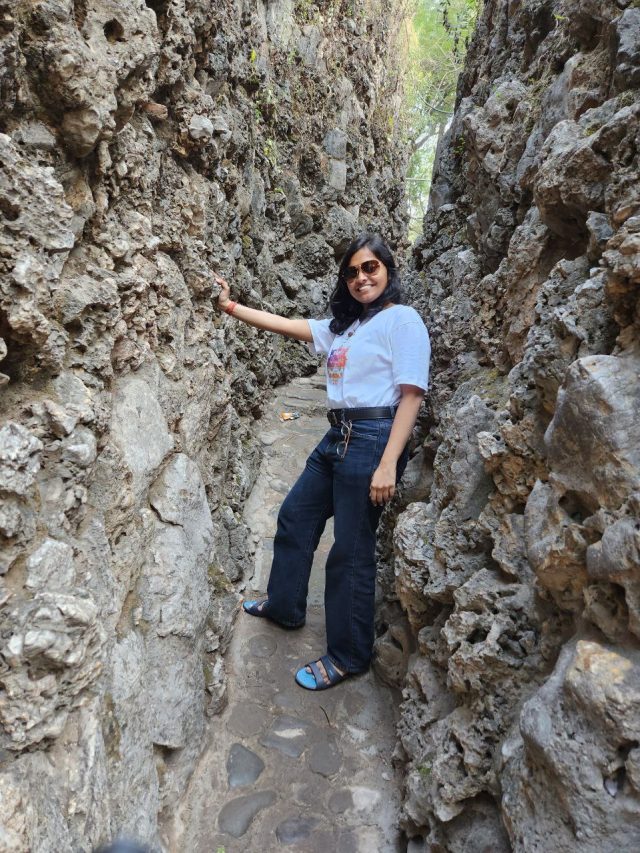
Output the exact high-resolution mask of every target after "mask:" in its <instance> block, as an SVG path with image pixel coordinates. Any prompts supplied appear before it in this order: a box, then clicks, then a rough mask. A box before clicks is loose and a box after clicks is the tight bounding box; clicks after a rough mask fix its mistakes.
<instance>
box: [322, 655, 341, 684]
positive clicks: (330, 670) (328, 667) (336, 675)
mask: <svg viewBox="0 0 640 853" xmlns="http://www.w3.org/2000/svg"><path fill="white" fill-rule="evenodd" d="M320 662H321V663H322V664H323V666H324V668H325V671H326V673H327V677H328V679H329V683H330V684H334V683H335V682H336V681H342V679H343V678H344V675H343V674H342V673H341V672H338V670H337V669H336V668H335V666H334V665H333V662H332V660H331V658H330V657H329V655H323V656H322V657H321V658H320Z"/></svg>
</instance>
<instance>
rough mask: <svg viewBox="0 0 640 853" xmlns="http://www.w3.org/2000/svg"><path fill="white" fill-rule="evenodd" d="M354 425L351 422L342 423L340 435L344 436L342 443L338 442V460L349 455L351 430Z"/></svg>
mask: <svg viewBox="0 0 640 853" xmlns="http://www.w3.org/2000/svg"><path fill="white" fill-rule="evenodd" d="M352 427H353V424H352V423H351V421H346V422H345V421H342V423H341V424H340V435H341V436H342V441H339V442H338V445H337V447H336V453H337V454H338V459H344V457H345V456H346V455H347V447H349V439H350V438H351V429H352Z"/></svg>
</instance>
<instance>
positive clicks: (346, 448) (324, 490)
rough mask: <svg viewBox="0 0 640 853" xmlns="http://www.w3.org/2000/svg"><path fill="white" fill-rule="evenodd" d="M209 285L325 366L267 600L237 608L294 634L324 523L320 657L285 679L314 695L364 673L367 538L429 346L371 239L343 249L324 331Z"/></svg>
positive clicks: (369, 644) (387, 487)
mask: <svg viewBox="0 0 640 853" xmlns="http://www.w3.org/2000/svg"><path fill="white" fill-rule="evenodd" d="M217 283H218V284H219V285H220V288H221V290H220V296H219V297H218V305H219V306H220V308H221V309H222V310H223V311H225V312H226V313H227V314H232V315H233V316H234V317H236V318H237V319H239V320H242V321H243V322H245V323H249V324H250V325H252V326H256V327H257V328H259V329H266V330H268V331H271V332H278V333H280V334H283V335H288V336H290V337H293V338H297V339H298V340H301V341H306V342H307V343H309V344H310V345H311V348H312V351H313V352H315V353H322V354H325V355H326V356H327V364H326V379H327V399H328V406H329V411H328V413H327V415H328V419H329V423H330V429H329V430H328V432H327V433H326V435H325V436H324V438H323V439H322V441H321V442H320V444H318V446H317V447H316V449H315V450H314V451H313V453H312V454H311V456H310V457H309V459H308V460H307V464H306V467H305V470H304V471H303V473H302V474H301V476H300V477H299V479H298V481H297V482H296V483H295V485H294V486H293V488H292V489H291V491H290V492H289V494H288V495H287V497H286V499H285V501H284V503H283V504H282V507H281V509H280V513H279V515H278V529H277V533H276V536H275V539H274V555H273V562H272V564H271V575H270V578H269V584H268V587H267V597H266V598H264V599H262V600H258V601H245V602H244V605H243V606H244V610H245V612H246V613H248V614H249V615H251V616H257V617H262V618H267V619H271V620H272V621H274V622H277V623H278V624H279V625H281V626H283V627H285V628H299V627H301V626H302V625H303V624H304V621H305V617H306V606H307V589H308V584H309V574H310V572H311V564H312V562H313V554H314V551H315V549H316V547H317V545H318V542H319V540H320V536H321V535H322V532H323V530H324V527H325V524H326V522H327V520H328V519H329V518H330V517H331V516H333V517H334V543H333V547H332V548H331V551H330V553H329V557H328V559H327V564H326V587H325V590H326V591H325V611H326V626H327V654H325V655H322V656H320V657H319V658H318V659H317V660H315V661H312V662H310V663H309V664H307V665H306V666H303V667H301V668H300V669H299V670H298V672H297V674H296V681H297V683H298V684H299V685H300V686H301V687H305V688H307V689H308V690H324V689H326V688H327V687H332V686H333V685H335V684H338V683H339V682H340V681H343V680H344V679H345V678H347V677H348V676H349V675H355V674H357V673H360V672H364V671H365V670H367V669H368V667H369V662H370V660H371V653H372V648H373V639H374V597H375V596H374V593H375V576H376V564H375V544H376V529H377V526H378V522H379V520H380V515H381V512H382V508H383V506H384V504H385V503H386V501H388V500H390V499H391V498H392V497H393V495H394V492H395V488H396V483H397V481H398V479H399V478H400V477H401V476H402V473H403V471H404V468H405V466H406V463H407V455H408V451H407V442H408V440H409V437H410V435H411V432H412V430H413V426H414V424H415V421H416V417H417V415H418V409H419V407H420V403H421V401H422V398H423V396H424V393H425V391H426V389H427V384H428V376H429V353H430V347H429V336H428V334H427V330H426V328H425V326H424V323H423V322H422V320H421V318H420V316H419V315H418V313H417V312H416V311H415V310H414V309H413V308H409V307H408V306H406V305H402V304H400V303H401V299H402V295H401V292H400V288H399V286H398V271H397V268H396V264H395V261H394V258H393V255H392V254H391V251H390V250H389V248H388V246H387V245H386V243H384V241H383V240H382V239H381V238H380V237H378V236H377V235H375V234H363V235H362V236H360V237H358V238H357V239H356V240H354V241H353V242H352V243H351V245H350V246H349V248H348V249H347V251H346V253H345V255H344V257H343V259H342V263H341V264H340V268H339V271H338V280H337V283H336V287H335V290H334V292H333V294H332V296H331V302H330V308H331V312H332V314H333V317H332V318H331V319H325V320H295V319H289V318H287V317H280V316H279V315H277V314H270V313H268V312H266V311H259V310H256V309H254V308H248V307H246V306H243V305H238V304H237V303H235V302H232V301H231V300H230V299H229V286H228V284H227V283H226V282H225V281H224V279H221V278H218V279H217Z"/></svg>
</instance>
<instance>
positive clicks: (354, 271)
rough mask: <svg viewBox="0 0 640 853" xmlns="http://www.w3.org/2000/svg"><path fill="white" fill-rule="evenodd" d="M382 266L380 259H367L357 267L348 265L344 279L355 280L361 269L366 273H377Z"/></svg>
mask: <svg viewBox="0 0 640 853" xmlns="http://www.w3.org/2000/svg"><path fill="white" fill-rule="evenodd" d="M381 266H382V264H381V262H380V261H376V260H371V261H365V262H364V263H363V264H358V266H357V267H347V268H346V270H345V271H344V280H345V281H355V280H356V279H357V278H358V276H359V275H360V270H362V272H363V273H365V274H366V275H375V274H376V273H377V272H378V270H379V269H380V267H381Z"/></svg>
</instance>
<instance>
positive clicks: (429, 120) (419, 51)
mask: <svg viewBox="0 0 640 853" xmlns="http://www.w3.org/2000/svg"><path fill="white" fill-rule="evenodd" d="M414 2H415V8H414V11H413V14H412V15H410V16H409V17H408V19H407V39H406V43H407V59H408V65H407V77H406V83H405V93H406V95H405V96H406V104H407V121H408V133H409V138H410V139H411V145H412V155H411V159H410V162H409V168H408V172H407V195H408V198H409V211H410V225H409V233H410V236H411V237H412V238H414V237H415V236H417V234H418V233H419V231H420V227H421V224H422V217H423V216H424V213H425V210H426V204H427V200H428V197H429V188H430V185H431V172H432V171H433V161H434V158H435V152H436V147H437V144H438V141H439V139H440V137H441V136H442V134H443V133H444V131H445V129H446V126H447V124H448V122H449V120H450V118H451V116H452V114H453V107H454V102H455V95H456V85H457V82H458V76H459V74H460V72H461V70H462V64H463V61H464V56H465V53H466V49H467V44H468V41H469V38H470V36H471V34H472V32H473V28H474V26H475V22H476V19H477V16H478V14H479V11H480V8H481V2H482V0H414Z"/></svg>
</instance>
